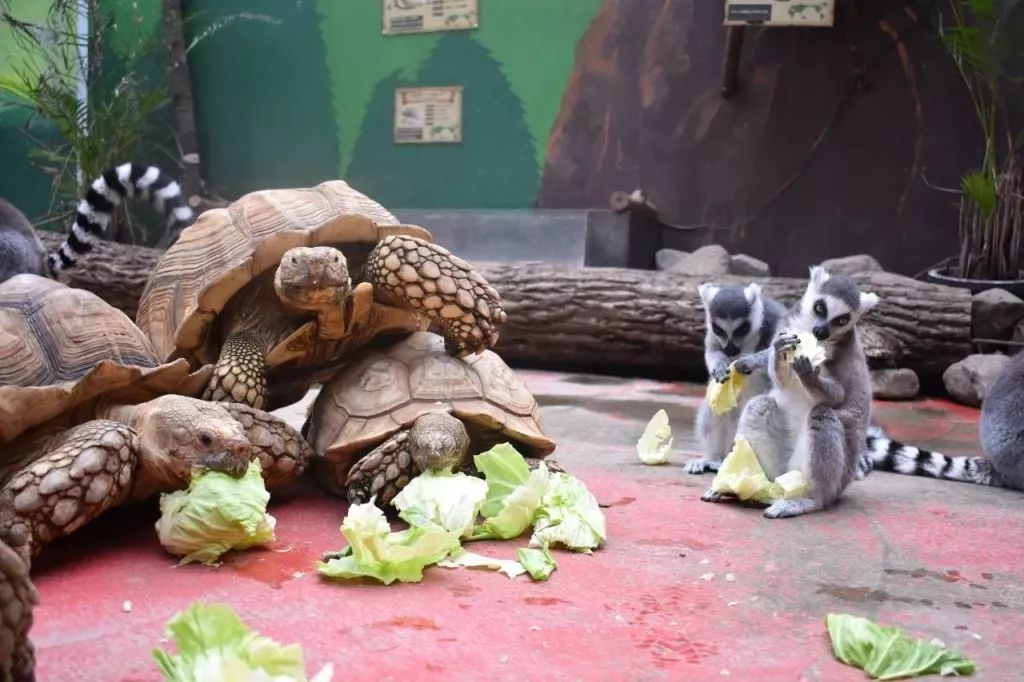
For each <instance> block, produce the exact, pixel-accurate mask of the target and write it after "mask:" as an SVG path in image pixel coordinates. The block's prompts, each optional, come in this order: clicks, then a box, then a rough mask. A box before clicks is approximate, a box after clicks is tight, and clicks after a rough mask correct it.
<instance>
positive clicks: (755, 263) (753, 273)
mask: <svg viewBox="0 0 1024 682" xmlns="http://www.w3.org/2000/svg"><path fill="white" fill-rule="evenodd" d="M729 272H730V273H731V274H733V275H744V276H749V277H771V276H772V269H771V268H770V267H769V266H768V264H767V263H765V262H764V261H763V260H758V259H756V258H754V257H753V256H748V255H747V254H745V253H737V254H736V255H735V256H733V257H732V258H731V263H730V264H729Z"/></svg>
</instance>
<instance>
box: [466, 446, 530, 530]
mask: <svg viewBox="0 0 1024 682" xmlns="http://www.w3.org/2000/svg"><path fill="white" fill-rule="evenodd" d="M473 463H474V464H475V465H476V468H477V470H478V471H479V472H480V473H482V474H483V475H484V478H485V479H487V498H486V499H485V500H484V504H483V507H482V508H481V510H480V511H481V513H483V515H484V516H494V515H496V514H497V513H498V512H500V511H501V509H502V507H503V506H504V501H505V498H506V497H508V496H509V495H510V494H511V493H512V491H513V490H515V489H516V488H518V487H519V486H521V485H524V484H525V483H526V480H527V479H528V478H529V477H530V467H529V466H528V465H527V464H526V460H525V459H523V456H522V455H520V454H519V453H518V452H517V451H516V449H515V448H514V447H512V446H511V445H509V444H508V443H501V444H499V445H495V446H494V447H493V448H491V449H490V450H488V451H487V452H483V453H480V454H479V455H477V456H475V457H474V458H473Z"/></svg>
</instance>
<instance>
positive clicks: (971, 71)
mask: <svg viewBox="0 0 1024 682" xmlns="http://www.w3.org/2000/svg"><path fill="white" fill-rule="evenodd" d="M1018 6H1024V5H1022V4H1021V3H1020V2H1019V1H1018V0H951V2H950V4H949V8H950V12H949V18H950V20H951V23H952V25H951V26H946V27H944V28H942V30H941V33H942V40H943V43H944V44H945V45H946V48H947V49H948V50H949V53H950V55H951V56H952V57H953V61H954V63H955V64H956V67H957V70H958V71H959V73H960V76H961V77H962V78H963V81H964V84H965V85H966V86H967V92H968V94H969V95H970V98H971V104H972V105H973V107H974V112H975V115H976V116H977V119H978V124H979V126H980V129H981V134H982V140H983V143H984V153H983V155H982V160H981V167H980V168H978V169H976V170H972V171H970V172H968V173H967V174H966V175H964V176H963V179H962V181H961V192H960V218H959V240H960V253H959V255H958V256H955V257H953V258H950V259H949V260H948V261H947V262H946V265H945V267H941V268H936V269H933V270H929V271H928V279H929V280H931V281H933V282H936V283H939V284H947V285H950V286H959V287H963V288H967V289H969V290H971V291H972V292H975V293H977V292H979V291H984V290H985V289H992V288H996V287H998V288H1001V289H1006V290H1008V291H1011V292H1013V293H1014V294H1016V295H1017V296H1020V297H1022V298H1024V148H1022V146H1021V139H1022V138H1021V131H1019V130H1014V125H1013V122H1012V121H1011V120H1010V115H1009V112H1008V110H1007V102H1006V94H1007V92H1009V91H1011V90H1010V88H1011V87H1012V88H1013V89H1014V90H1016V89H1019V88H1020V84H1019V83H1014V82H1013V81H1014V80H1015V79H1012V78H1011V77H1010V76H1008V75H1007V74H1006V73H1005V70H1004V67H1005V65H1006V62H1007V61H1008V60H1007V55H1009V54H1010V50H1007V49H1006V48H1007V47H1009V46H1010V45H1011V43H1012V41H1013V36H1012V35H1010V34H1011V33H1012V31H1011V30H1010V27H1011V24H1012V22H1014V21H1019V20H1020V17H1019V16H1016V15H1015V13H1014V10H1015V9H1017V8H1018Z"/></svg>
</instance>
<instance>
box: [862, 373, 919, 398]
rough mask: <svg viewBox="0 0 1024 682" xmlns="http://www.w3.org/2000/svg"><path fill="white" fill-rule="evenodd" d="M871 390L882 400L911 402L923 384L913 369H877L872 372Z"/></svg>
mask: <svg viewBox="0 0 1024 682" xmlns="http://www.w3.org/2000/svg"><path fill="white" fill-rule="evenodd" d="M871 390H872V393H873V394H874V396H875V397H876V398H878V399H880V400H911V399H913V398H916V397H917V394H918V392H919V391H920V390H921V382H920V381H919V380H918V378H917V373H916V372H914V370H912V369H906V368H903V369H875V370H872V371H871Z"/></svg>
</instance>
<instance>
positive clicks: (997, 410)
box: [868, 353, 1024, 490]
mask: <svg viewBox="0 0 1024 682" xmlns="http://www.w3.org/2000/svg"><path fill="white" fill-rule="evenodd" d="M1022 416H1024V353H1018V354H1017V355H1016V356H1014V357H1013V358H1012V359H1011V360H1010V362H1009V363H1007V365H1006V368H1005V369H1004V370H1003V371H1002V373H1001V374H1000V375H999V378H997V379H996V382H995V384H993V385H992V388H991V389H990V390H989V392H988V395H987V396H986V397H985V402H984V403H983V404H982V406H981V434H980V435H981V447H982V449H984V451H985V454H986V455H987V456H986V457H964V456H950V455H946V454H943V453H941V452H930V451H928V450H924V449H921V448H917V447H914V446H912V445H907V444H905V443H901V442H899V441H896V440H892V439H890V438H889V437H888V436H886V434H885V432H884V431H882V430H881V429H878V430H877V431H876V432H874V433H872V434H870V435H869V436H868V454H869V456H870V462H869V466H870V467H871V468H874V469H878V470H879V471H891V472H894V473H898V474H907V475H910V476H929V477H931V478H941V479H944V480H947V481H962V482H965V483H976V484H979V485H991V486H1002V487H1005V488H1013V489H1014V490H1024V418H1022Z"/></svg>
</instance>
